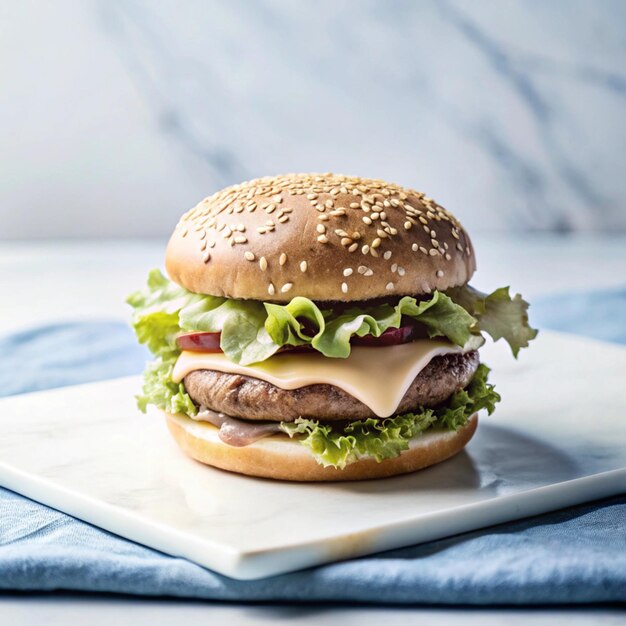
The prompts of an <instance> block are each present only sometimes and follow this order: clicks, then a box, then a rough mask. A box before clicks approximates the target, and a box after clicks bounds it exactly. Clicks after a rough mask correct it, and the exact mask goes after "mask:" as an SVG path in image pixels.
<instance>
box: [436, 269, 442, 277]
mask: <svg viewBox="0 0 626 626" xmlns="http://www.w3.org/2000/svg"><path fill="white" fill-rule="evenodd" d="M442 276H443V271H442V270H437V277H438V278H441V277H442Z"/></svg>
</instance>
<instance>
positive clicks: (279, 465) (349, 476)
mask: <svg viewBox="0 0 626 626" xmlns="http://www.w3.org/2000/svg"><path fill="white" fill-rule="evenodd" d="M165 415H166V419H167V426H168V428H169V431H170V433H171V434H172V435H173V437H174V439H175V440H176V442H177V443H178V445H179V446H180V447H181V449H182V450H183V451H184V452H185V453H186V454H187V455H189V456H190V457H192V458H193V459H196V461H200V462H201V463H205V464H207V465H212V466H214V467H218V468H220V469H224V470H228V471H230V472H237V473H239V474H246V475H248V476H259V477H262V478H274V479H277V480H294V481H337V480H364V479H369V478H387V477H389V476H397V475H399V474H407V473H409V472H414V471H416V470H419V469H424V468H425V467H428V466H430V465H434V464H435V463H440V462H441V461H444V460H446V459H449V458H450V457H451V456H454V455H455V454H457V453H459V452H460V451H461V450H462V449H463V448H464V447H465V446H466V445H467V443H468V442H469V440H470V439H471V438H472V435H473V434H474V432H475V430H476V427H477V425H478V417H477V416H476V415H474V416H472V418H471V419H470V420H469V422H468V423H467V424H466V425H465V426H464V427H462V428H460V429H459V430H458V431H456V432H455V431H448V430H446V431H442V430H432V431H427V432H426V433H424V434H423V435H420V436H419V437H416V438H415V439H413V440H412V441H411V442H410V444H409V449H408V450H406V451H404V452H402V454H401V455H400V456H398V457H396V458H393V459H387V460H385V461H382V462H380V463H378V462H376V461H375V460H374V459H371V458H362V459H359V460H358V461H356V462H355V463H351V464H350V465H348V466H347V467H345V468H344V469H342V470H340V469H335V468H333V467H323V466H322V465H320V464H318V463H317V461H316V460H315V459H314V458H313V456H312V455H311V453H310V452H309V450H308V448H306V447H304V446H303V445H301V444H300V443H298V441H295V440H293V439H289V437H288V436H287V435H276V436H273V437H267V438H266V439H259V440H258V441H255V442H254V443H252V444H250V445H247V446H244V447H241V448H236V447H233V446H230V445H228V444H225V443H224V442H223V441H222V440H221V439H220V438H219V437H218V429H217V428H216V427H215V426H213V425H211V424H208V423H204V422H197V421H194V420H192V419H190V418H188V417H185V416H184V415H180V414H177V415H172V414H169V413H166V414H165Z"/></svg>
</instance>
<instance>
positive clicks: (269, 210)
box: [265, 202, 276, 213]
mask: <svg viewBox="0 0 626 626" xmlns="http://www.w3.org/2000/svg"><path fill="white" fill-rule="evenodd" d="M275 210H276V205H275V204H274V203H273V202H272V203H271V204H268V205H267V206H266V207H265V211H266V212H267V213H273V212H274V211H275Z"/></svg>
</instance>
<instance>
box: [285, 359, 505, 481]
mask: <svg viewBox="0 0 626 626" xmlns="http://www.w3.org/2000/svg"><path fill="white" fill-rule="evenodd" d="M488 374H489V368H488V367H487V366H486V365H482V364H481V365H479V366H478V369H477V370H476V374H475V375H474V377H473V379H472V381H471V382H470V384H469V385H468V386H467V388H466V389H462V390H461V391H458V392H456V393H455V394H453V395H452V397H451V398H450V399H449V400H448V401H447V402H446V403H445V404H443V405H441V406H439V407H436V408H432V409H427V408H423V409H421V410H420V411H417V412H414V413H405V414H403V415H398V416H396V417H391V418H387V419H383V420H376V419H367V420H359V421H357V422H350V423H349V424H348V425H347V426H343V427H339V428H338V427H336V426H333V425H331V424H329V423H328V422H326V423H324V424H321V423H320V422H318V421H317V420H311V419H302V418H300V419H297V420H296V421H295V422H281V425H280V427H281V429H282V430H283V432H285V433H286V434H287V435H289V436H290V437H296V438H297V439H298V440H299V441H300V443H301V444H302V445H303V446H306V447H307V448H309V450H310V451H311V454H312V455H313V456H314V457H315V459H316V461H317V462H318V463H320V464H321V465H323V466H324V467H337V468H339V469H343V468H344V467H346V465H349V464H350V463H354V462H355V461H357V460H358V459H360V458H362V457H365V456H368V457H372V458H374V459H375V460H376V461H378V462H381V461H384V460H385V459H390V458H394V457H397V456H399V455H400V454H401V453H402V452H403V451H404V450H407V449H408V448H409V442H410V441H411V439H413V438H415V437H417V436H418V435H420V434H421V433H423V432H424V431H426V430H428V429H429V428H441V429H446V430H458V429H459V428H461V427H462V426H464V425H465V424H467V421H468V420H469V418H470V417H471V416H472V415H473V414H474V413H476V412H477V411H480V410H481V409H487V411H488V413H489V414H491V413H492V412H493V410H494V408H495V404H496V403H497V402H499V401H500V395H499V394H498V393H496V391H495V390H494V386H493V385H491V384H489V383H488V382H487V378H488Z"/></svg>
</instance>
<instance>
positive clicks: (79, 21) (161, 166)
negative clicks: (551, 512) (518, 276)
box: [0, 0, 626, 239]
mask: <svg viewBox="0 0 626 626" xmlns="http://www.w3.org/2000/svg"><path fill="white" fill-rule="evenodd" d="M625 27H626V2H621V1H620V0H614V1H608V0H604V1H603V2H594V1H593V0H587V1H583V0H578V1H570V0H551V1H550V2H538V1H534V0H527V1H522V0H518V1H515V0H506V1H498V2H493V1H490V0H483V1H461V0H450V1H446V0H437V1H435V0H433V1H431V2H429V1H425V0H423V1H420V2H416V1H413V0H406V1H400V0H377V1H367V2H366V1H358V0H352V1H345V0H344V1H343V2H341V1H331V0H325V1H322V2H304V1H296V0H292V1H290V0H281V1H279V0H273V1H270V0H255V1H243V0H236V1H233V0H231V1H213V2H204V1H202V2H200V1H198V2H191V1H187V2H180V1H168V2H163V1H162V2H155V1H152V2H151V1H148V0H137V1H132V0H119V1H108V2H107V1H106V0H103V1H102V2H100V3H98V2H94V1H82V2H80V1H76V2H71V1H68V0H56V1H52V2H35V1H29V2H25V1H21V2H15V3H9V2H4V3H2V4H1V5H0V239H3V238H8V239H11V238H32V237H59V236H61V237H72V236H93V237H108V236H118V235H123V236H131V235H132V236H136V235H140V236H141V235H164V234H166V233H167V232H168V231H169V230H170V229H171V228H172V226H173V224H174V223H175V221H176V219H177V217H178V215H179V214H180V213H181V212H182V211H183V210H185V209H187V208H188V207H189V206H191V205H192V204H194V203H195V202H196V201H197V200H199V199H200V198H202V197H204V196H205V195H208V194H209V193H212V192H213V191H215V190H216V189H218V188H220V187H221V186H224V185H225V184H229V183H232V182H237V181H239V180H241V179H244V178H250V177H254V176H258V175H264V174H268V173H278V172H284V171H328V170H334V171H340V172H344V173H353V174H359V175H363V176H375V177H381V178H387V179H390V180H394V181H397V182H400V183H404V184H407V185H410V186H413V187H417V188H419V189H423V190H425V191H427V193H429V194H430V195H432V196H433V197H435V198H436V199H437V200H438V201H440V202H442V203H443V204H444V205H445V206H447V207H448V208H449V209H451V210H452V211H454V212H455V213H456V214H457V215H459V217H461V218H462V220H463V221H464V222H465V223H466V225H467V226H468V227H469V228H470V229H474V230H478V229H494V228H495V229H522V230H529V229H551V230H560V231H567V230H572V229H603V230H607V231H614V230H616V229H621V230H626V175H625V172H626V124H625V123H624V120H625V119H626V39H625V38H624V32H626V28H625Z"/></svg>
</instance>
